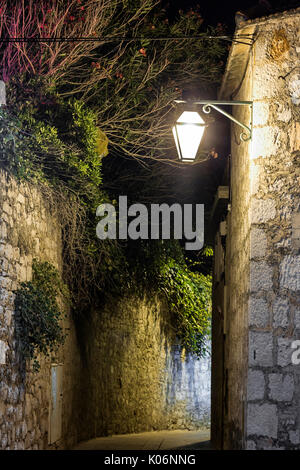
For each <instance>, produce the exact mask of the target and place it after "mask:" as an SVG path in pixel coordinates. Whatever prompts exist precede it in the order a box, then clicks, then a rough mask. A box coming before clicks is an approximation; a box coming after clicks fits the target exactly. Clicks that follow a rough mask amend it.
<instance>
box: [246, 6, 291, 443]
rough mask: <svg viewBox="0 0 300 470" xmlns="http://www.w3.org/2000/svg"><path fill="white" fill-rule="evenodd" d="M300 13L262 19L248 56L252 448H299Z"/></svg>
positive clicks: (248, 430)
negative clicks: (295, 346)
mask: <svg viewBox="0 0 300 470" xmlns="http://www.w3.org/2000/svg"><path fill="white" fill-rule="evenodd" d="M299 25H300V11H299V9H298V12H295V13H294V14H291V15H289V14H287V15H286V16H284V15H283V16H281V17H275V18H270V19H266V20H265V21H263V22H262V23H261V24H258V32H257V40H256V42H255V44H254V47H253V52H252V57H251V64H250V66H251V68H252V83H251V86H252V99H253V102H254V110H253V121H254V122H253V125H254V128H253V139H252V142H251V149H250V154H249V160H250V181H251V185H250V192H251V207H250V213H249V216H250V224H251V226H250V289H249V290H250V298H249V305H248V308H249V315H248V322H249V356H248V358H249V359H248V360H249V370H248V385H247V388H248V395H247V400H248V404H247V418H246V429H245V432H246V434H247V448H248V449H272V448H282V449H287V448H297V449H299V448H300V411H299V410H300V366H299V365H298V366H297V365H294V364H292V361H291V357H292V353H293V351H294V349H293V348H292V342H293V341H294V340H295V339H299V338H300V305H299V303H300V302H299V301H300V297H299V294H300V256H299V252H300V243H299V229H300V192H299V188H300V165H299V161H300V158H299V157H300V108H299V104H300V71H299V67H297V64H299V53H300V47H299V37H300V35H299V32H300V31H299Z"/></svg>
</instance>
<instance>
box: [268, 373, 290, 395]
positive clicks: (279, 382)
mask: <svg viewBox="0 0 300 470" xmlns="http://www.w3.org/2000/svg"><path fill="white" fill-rule="evenodd" d="M294 387H295V385H294V378H293V376H292V375H290V374H288V375H282V374H269V389H270V392H269V397H270V398H271V400H275V401H292V399H293V395H294Z"/></svg>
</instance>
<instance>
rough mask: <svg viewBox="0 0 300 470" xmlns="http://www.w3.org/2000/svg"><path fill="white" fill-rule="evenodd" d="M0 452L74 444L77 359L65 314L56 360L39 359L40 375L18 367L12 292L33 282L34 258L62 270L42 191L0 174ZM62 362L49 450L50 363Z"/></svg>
mask: <svg viewBox="0 0 300 470" xmlns="http://www.w3.org/2000/svg"><path fill="white" fill-rule="evenodd" d="M0 208H1V210H0V449H47V448H65V447H68V446H71V445H73V444H74V443H76V442H77V437H78V436H77V433H78V429H77V424H78V422H77V417H76V414H77V409H78V398H79V386H80V383H79V374H78V371H79V370H80V359H79V354H78V349H77V346H76V336H75V328H74V325H73V321H72V318H71V316H70V315H69V314H68V312H67V317H66V319H65V320H64V325H63V326H64V328H65V329H66V332H67V338H66V342H65V344H64V346H63V347H62V348H61V350H60V351H59V352H58V354H57V355H56V356H55V357H52V358H49V359H47V360H45V359H44V358H43V357H41V358H40V363H41V369H40V372H39V373H33V372H32V365H30V364H27V366H26V369H24V368H22V366H21V362H22V361H21V360H20V357H19V354H18V352H17V344H16V339H15V336H14V331H15V321H14V296H15V294H14V291H15V290H16V289H17V287H18V284H19V283H20V282H22V281H27V280H31V276H32V259H33V258H34V257H36V258H37V259H38V260H41V261H48V262H50V263H52V264H53V265H54V266H55V267H56V268H57V269H58V270H59V271H60V272H61V271H62V259H61V254H62V244H61V233H60V230H59V228H58V227H59V224H58V223H57V219H56V216H55V215H54V214H51V209H50V207H49V205H48V204H47V201H46V200H45V199H44V198H43V197H42V195H41V193H40V192H39V191H38V190H37V189H36V188H34V187H32V186H31V185H27V184H17V183H16V181H15V180H14V179H13V178H10V177H9V176H8V175H7V174H6V173H5V172H3V171H1V172H0ZM53 362H55V363H63V389H62V393H63V407H62V439H61V440H59V441H58V442H56V443H55V444H54V445H52V446H48V431H49V407H50V394H51V376H50V371H51V363H53Z"/></svg>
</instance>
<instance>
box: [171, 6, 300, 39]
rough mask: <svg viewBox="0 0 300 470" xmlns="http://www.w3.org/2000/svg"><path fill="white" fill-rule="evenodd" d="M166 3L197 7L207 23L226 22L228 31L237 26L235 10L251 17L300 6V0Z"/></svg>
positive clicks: (183, 7)
mask: <svg viewBox="0 0 300 470" xmlns="http://www.w3.org/2000/svg"><path fill="white" fill-rule="evenodd" d="M166 4H169V5H170V8H171V9H173V8H176V9H180V8H181V9H183V10H189V9H190V8H193V9H195V8H197V6H198V9H199V11H200V12H201V14H202V16H203V18H204V20H205V22H206V24H210V25H212V26H216V25H217V24H218V23H224V24H226V26H227V28H228V32H233V31H234V28H235V21H234V16H235V12H237V11H242V12H243V13H245V14H247V16H249V18H257V17H260V16H265V15H270V14H272V13H276V12H279V11H285V10H288V9H292V8H297V7H298V6H300V1H299V0H240V1H238V0H230V1H226V0H224V1H217V0H204V1H203V0H175V1H174V0H171V1H167V0H166Z"/></svg>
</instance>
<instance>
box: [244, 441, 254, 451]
mask: <svg viewBox="0 0 300 470" xmlns="http://www.w3.org/2000/svg"><path fill="white" fill-rule="evenodd" d="M246 450H256V443H255V442H254V441H251V440H250V439H249V440H248V441H247V442H246Z"/></svg>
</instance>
